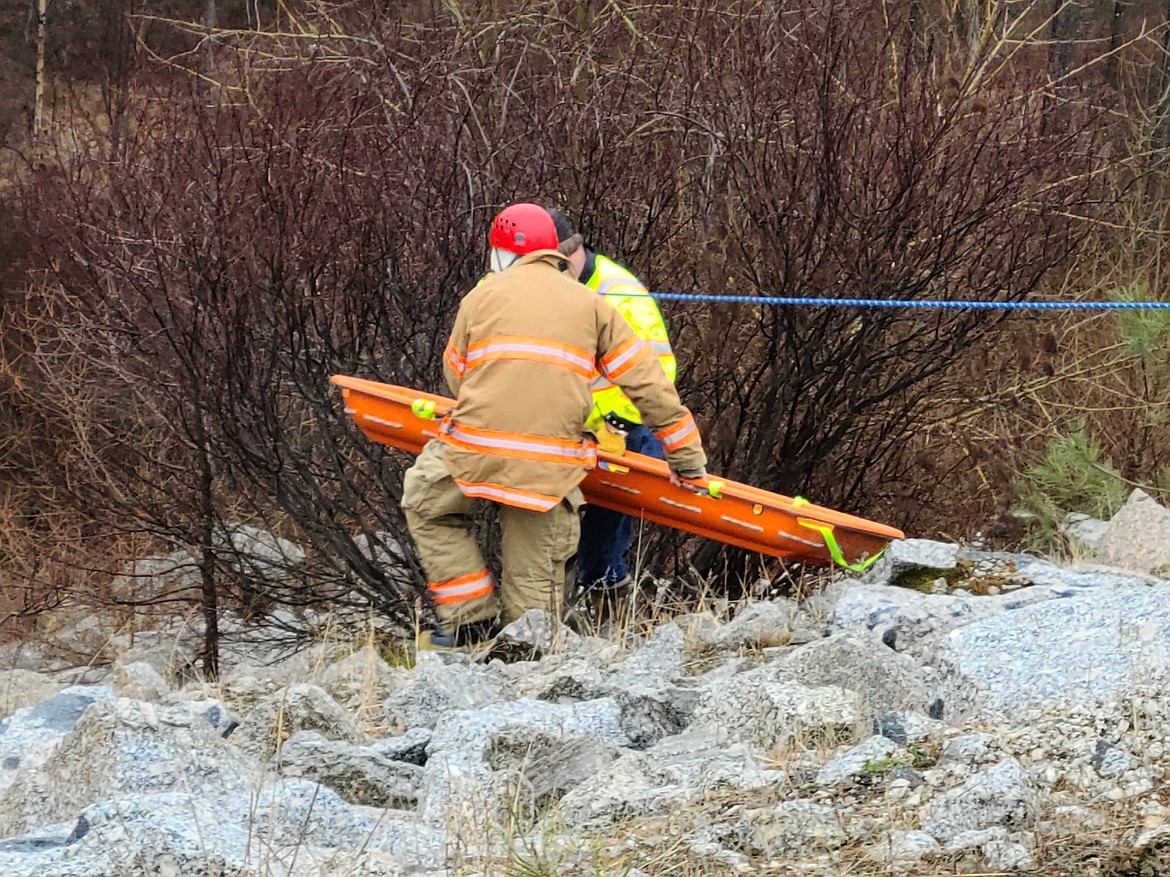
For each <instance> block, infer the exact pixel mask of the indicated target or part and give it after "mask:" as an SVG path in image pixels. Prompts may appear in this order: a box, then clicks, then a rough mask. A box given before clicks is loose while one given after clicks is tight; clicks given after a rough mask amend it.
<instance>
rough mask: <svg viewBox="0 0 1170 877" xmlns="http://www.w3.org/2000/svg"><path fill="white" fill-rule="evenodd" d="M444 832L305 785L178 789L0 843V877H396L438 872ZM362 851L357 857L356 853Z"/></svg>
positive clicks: (98, 807) (89, 811)
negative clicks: (223, 792)
mask: <svg viewBox="0 0 1170 877" xmlns="http://www.w3.org/2000/svg"><path fill="white" fill-rule="evenodd" d="M445 846H446V839H445V835H444V833H443V832H442V831H441V830H439V829H436V828H434V827H431V826H425V825H421V824H419V823H417V822H415V821H413V820H410V819H409V818H405V817H403V816H401V815H396V814H394V813H393V812H392V811H385V810H373V809H369V808H352V807H349V806H348V805H346V804H345V803H344V802H342V801H340V799H338V798H337V796H336V795H334V794H333V793H332V792H331V791H330V790H328V789H325V788H322V787H320V786H318V785H316V784H315V783H306V782H304V781H302V780H286V781H281V782H279V783H273V784H269V785H268V786H265V787H264V788H262V789H261V790H259V792H258V793H257V794H256V796H255V798H254V799H250V798H249V796H247V795H244V796H240V797H233V798H229V799H225V800H224V801H222V802H217V803H215V804H214V805H213V804H211V803H210V802H208V801H206V800H204V799H202V798H200V797H199V796H194V795H190V794H186V793H181V792H163V793H157V794H149V795H130V796H126V797H122V798H118V799H116V800H113V801H104V802H102V803H99V804H95V805H93V806H91V807H88V808H86V809H85V810H84V811H82V812H81V813H80V815H79V817H78V818H75V819H74V820H72V821H71V822H70V823H69V824H66V825H63V826H54V827H51V828H50V829H48V830H45V831H42V832H39V833H37V834H33V835H29V836H25V837H21V838H14V839H11V840H9V841H3V842H0V873H2V874H4V875H5V877H111V875H117V877H162V875H173V877H185V875H192V877H197V875H198V877H203V875H208V877H211V875H214V877H342V875H347V877H397V875H401V874H403V873H404V872H405V873H417V872H418V871H433V870H435V869H440V868H442V867H443V865H444V864H445V860H446V850H445ZM363 850H364V852H358V851H363Z"/></svg>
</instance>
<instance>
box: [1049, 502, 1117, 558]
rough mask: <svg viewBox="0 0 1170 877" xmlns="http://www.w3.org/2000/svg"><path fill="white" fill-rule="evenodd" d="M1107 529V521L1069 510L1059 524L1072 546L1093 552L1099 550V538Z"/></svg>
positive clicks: (1100, 538)
mask: <svg viewBox="0 0 1170 877" xmlns="http://www.w3.org/2000/svg"><path fill="white" fill-rule="evenodd" d="M1108 529H1109V522H1108V521H1101V520H1098V519H1097V518H1092V517H1089V515H1084V514H1080V513H1079V512H1069V513H1068V514H1067V515H1065V516H1064V520H1063V521H1062V522H1061V525H1060V532H1061V533H1063V534H1064V536H1065V538H1067V539H1068V540H1069V542H1070V543H1072V545H1073V546H1074V547H1079V548H1085V549H1088V550H1089V551H1091V552H1093V553H1094V554H1096V553H1098V552H1099V551H1100V550H1101V540H1102V538H1104V536H1105V531H1106V530H1108Z"/></svg>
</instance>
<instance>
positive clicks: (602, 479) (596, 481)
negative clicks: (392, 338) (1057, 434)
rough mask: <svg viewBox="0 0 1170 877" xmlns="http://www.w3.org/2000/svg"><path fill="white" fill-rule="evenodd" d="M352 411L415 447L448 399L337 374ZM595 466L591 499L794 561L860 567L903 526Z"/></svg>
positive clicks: (629, 457)
mask: <svg viewBox="0 0 1170 877" xmlns="http://www.w3.org/2000/svg"><path fill="white" fill-rule="evenodd" d="M332 380H333V383H334V384H336V385H337V386H338V387H340V388H341V395H342V397H343V398H344V400H345V411H346V413H347V414H349V415H350V416H351V417H352V418H353V420H354V423H355V424H356V425H357V427H358V428H359V429H360V430H361V431H362V432H363V433H365V435H366V436H367V437H368V438H370V439H373V440H374V441H376V442H380V443H381V444H385V445H389V446H391V447H394V448H399V449H400V450H403V451H409V452H410V453H412V454H418V453H419V452H420V451H422V449H423V446H424V445H425V444H426V443H427V442H428V441H430V440H431V439H433V438H435V436H436V435H437V434H438V428H439V421H441V420H442V418H443V417H444V416H445V415H446V414H447V412H448V411H449V410H450V409H451V407H452V406H453V405H454V402H453V401H452V400H451V399H448V398H446V397H444V396H436V395H433V394H431V393H423V392H420V391H418V390H412V389H410V388H408V387H396V386H393V385H391V384H382V383H378V382H376V381H368V380H364V379H362V378H353V377H348V376H345V375H334V376H333V378H332ZM597 458H598V464H597V467H596V468H594V469H591V470H590V471H589V474H588V475H587V476H586V477H585V481H584V482H583V483H582V484H581V491H582V492H583V493H584V494H585V501H586V502H588V503H591V504H593V505H597V506H600V507H602V508H606V509H612V510H614V511H618V512H623V513H625V514H627V515H632V516H633V517H635V518H639V519H642V520H646V521H653V522H654V523H656V524H664V525H665V526H667V527H674V528H675V529H678V530H683V531H685V532H688V533H694V534H696V535H698V536H704V537H706V538H708V539H714V540H716V541H718V542H724V543H726V544H728V545H735V546H738V547H739V548H746V549H748V550H749V551H758V552H759V553H761V554H769V555H772V556H773V557H782V558H787V559H789V560H792V561H794V562H797V563H804V564H812V565H817V566H829V565H831V564H833V563H836V564H838V565H840V566H843V567H846V568H848V569H853V570H858V571H860V570H862V569H864V568H866V567H867V566H869V565H870V564H871V563H873V561H874V560H876V559H877V557H878V555H880V554H881V553H882V551H884V550H885V547H886V545H887V544H889V542H890V540H891V539H901V538H903V533H902V531H901V530H896V529H894V528H893V527H887V526H886V525H884V524H878V523H875V522H873V521H867V520H865V519H863V518H856V517H853V516H852V515H846V514H843V513H841V512H835V511H833V510H832V509H826V508H822V507H820V506H817V505H813V504H812V503H810V502H808V501H807V500H805V499H802V498H801V497H787V496H781V495H780V494H777V493H770V492H768V491H766V490H760V489H758V488H755V487H751V486H750V485H747V484H740V483H738V482H736V481H728V480H726V479H722V478H716V477H712V476H706V477H704V478H701V479H698V480H697V481H694V482H687V486H682V485H678V484H674V483H673V482H671V480H670V470H669V468H668V467H667V465H666V464H665V463H663V462H661V461H659V460H655V459H653V458H651V457H645V456H643V455H641V454H635V453H630V452H627V453H625V454H622V455H616V454H609V453H606V452H605V451H601V450H598V452H597Z"/></svg>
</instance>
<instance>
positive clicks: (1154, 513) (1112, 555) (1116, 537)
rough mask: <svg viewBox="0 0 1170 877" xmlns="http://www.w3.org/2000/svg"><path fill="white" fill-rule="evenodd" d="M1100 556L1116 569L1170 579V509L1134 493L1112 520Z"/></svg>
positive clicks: (1106, 529)
mask: <svg viewBox="0 0 1170 877" xmlns="http://www.w3.org/2000/svg"><path fill="white" fill-rule="evenodd" d="M1097 555H1098V557H1100V558H1101V560H1103V561H1104V562H1105V563H1108V564H1112V565H1113V566H1120V567H1124V568H1126V569H1134V570H1139V571H1141V572H1146V573H1154V574H1156V575H1159V576H1160V577H1162V578H1167V577H1170V509H1166V508H1164V507H1163V506H1161V505H1159V503H1158V502H1157V500H1155V499H1154V498H1153V497H1151V496H1150V495H1149V494H1148V493H1146V492H1145V491H1143V490H1134V492H1133V493H1131V494H1130V495H1129V499H1127V500H1126V501H1125V505H1123V506H1122V507H1121V508H1120V509H1118V510H1117V514H1115V515H1114V516H1113V517H1112V518H1110V519H1109V525H1108V526H1107V527H1106V528H1105V532H1104V533H1103V534H1102V535H1101V539H1100V542H1099V543H1098V546H1097Z"/></svg>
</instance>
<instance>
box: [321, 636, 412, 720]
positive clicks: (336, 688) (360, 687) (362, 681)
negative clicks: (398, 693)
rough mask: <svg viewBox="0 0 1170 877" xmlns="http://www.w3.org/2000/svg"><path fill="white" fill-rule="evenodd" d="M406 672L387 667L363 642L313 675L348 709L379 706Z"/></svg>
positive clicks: (402, 679) (404, 677)
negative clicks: (354, 649)
mask: <svg viewBox="0 0 1170 877" xmlns="http://www.w3.org/2000/svg"><path fill="white" fill-rule="evenodd" d="M408 675H409V674H408V672H407V671H406V670H405V669H404V668H401V667H391V666H390V665H389V664H387V663H386V661H385V660H383V658H382V656H381V655H380V654H378V650H377V649H375V648H374V647H373V646H369V645H365V646H362V647H361V648H360V649H358V650H356V651H355V652H353V653H351V654H349V655H345V656H344V657H342V658H340V659H338V660H337V661H334V662H333V663H331V664H329V665H328V666H327V667H325V669H323V670H322V671H321V672H320V673H319V674H318V676H317V683H318V684H319V685H320V686H321V687H322V688H323V689H325V691H327V692H328V693H329V695H330V696H331V697H332V698H333V699H334V700H336V701H337V702H338V703H340V704H342V705H343V706H346V707H348V708H349V709H354V710H357V709H363V708H365V707H366V706H367V705H369V704H373V705H375V706H380V705H381V704H382V703H383V702H384V701H385V700H386V698H387V697H389V696H390V694H391V692H393V691H394V689H395V688H397V687H398V686H399V685H400V684H401V683H402V682H403V681H405V679H406V678H408Z"/></svg>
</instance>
